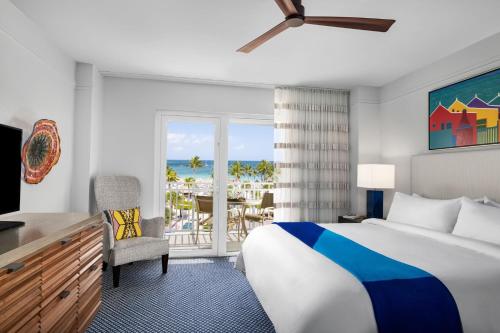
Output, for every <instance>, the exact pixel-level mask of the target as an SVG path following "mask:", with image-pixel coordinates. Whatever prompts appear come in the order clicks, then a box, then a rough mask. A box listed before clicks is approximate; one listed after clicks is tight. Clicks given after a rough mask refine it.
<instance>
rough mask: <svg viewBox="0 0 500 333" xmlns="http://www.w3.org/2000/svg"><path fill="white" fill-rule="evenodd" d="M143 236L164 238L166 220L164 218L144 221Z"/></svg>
mask: <svg viewBox="0 0 500 333" xmlns="http://www.w3.org/2000/svg"><path fill="white" fill-rule="evenodd" d="M141 227H142V235H143V236H146V237H155V238H163V235H164V233H165V220H164V219H163V217H155V218H152V219H142V225H141Z"/></svg>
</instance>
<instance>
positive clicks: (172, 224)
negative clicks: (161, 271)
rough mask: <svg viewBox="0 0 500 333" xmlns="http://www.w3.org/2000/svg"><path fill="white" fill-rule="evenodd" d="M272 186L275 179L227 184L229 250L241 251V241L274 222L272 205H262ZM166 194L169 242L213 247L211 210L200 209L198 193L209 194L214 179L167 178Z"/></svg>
mask: <svg viewBox="0 0 500 333" xmlns="http://www.w3.org/2000/svg"><path fill="white" fill-rule="evenodd" d="M273 190H274V183H268V182H241V183H238V182H232V183H231V184H229V185H228V187H227V197H228V205H227V209H228V210H227V215H228V223H227V224H228V228H227V232H226V241H227V251H228V252H234V251H239V249H240V244H241V242H242V241H243V240H244V239H245V237H246V236H247V234H248V233H250V232H251V231H252V230H253V229H254V228H256V227H257V226H260V225H262V224H269V223H272V218H273V215H272V208H266V209H263V208H262V207H261V204H262V199H263V198H264V195H265V193H266V192H268V193H272V192H273ZM165 194H166V195H165V224H166V229H165V234H166V236H167V237H169V239H170V246H171V247H172V248H177V249H196V248H197V249H206V248H211V247H212V232H211V225H212V221H211V219H210V217H211V214H210V213H209V212H210V211H211V210H210V209H208V210H207V209H200V208H199V207H198V206H199V205H197V203H196V197H197V196H204V197H208V198H210V197H211V196H212V195H213V183H212V182H192V183H188V182H184V181H179V182H168V183H167V184H166V193H165ZM267 196H268V197H269V195H267ZM271 200H272V199H271ZM266 201H268V200H266ZM209 206H211V202H210V204H209ZM271 206H272V201H271ZM261 216H262V219H261V220H260V221H259V219H258V217H261ZM204 221H206V223H204ZM198 225H199V227H198Z"/></svg>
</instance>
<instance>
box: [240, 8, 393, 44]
mask: <svg viewBox="0 0 500 333" xmlns="http://www.w3.org/2000/svg"><path fill="white" fill-rule="evenodd" d="M274 1H275V2H276V4H277V5H278V6H279V7H280V9H281V11H282V12H283V14H285V20H284V21H283V22H281V23H280V24H278V25H277V26H275V27H274V28H272V29H271V30H269V31H268V32H266V33H264V34H263V35H261V36H259V37H257V38H256V39H254V40H253V41H251V42H250V43H248V44H246V45H245V46H243V47H242V48H240V49H238V52H243V53H250V52H252V51H253V50H254V49H256V48H257V47H259V46H261V45H262V44H264V43H265V42H267V41H268V40H270V39H271V38H273V37H275V36H276V35H278V34H279V33H281V32H283V31H285V30H286V29H288V28H298V27H300V26H302V25H303V24H315V25H326V26H328V27H337V28H347V29H357V30H369V31H378V32H387V31H388V30H389V28H390V27H391V26H392V25H393V24H394V22H396V21H395V20H384V19H377V18H363V17H335V16H305V14H304V13H305V11H304V6H302V0H274Z"/></svg>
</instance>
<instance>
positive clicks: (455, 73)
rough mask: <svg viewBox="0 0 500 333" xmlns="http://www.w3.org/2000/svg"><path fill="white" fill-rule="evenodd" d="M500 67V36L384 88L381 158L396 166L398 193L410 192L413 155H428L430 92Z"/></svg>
mask: <svg viewBox="0 0 500 333" xmlns="http://www.w3.org/2000/svg"><path fill="white" fill-rule="evenodd" d="M498 67H500V34H496V35H494V36H492V37H489V38H487V39H485V40H482V41H480V42H478V43H476V44H475V45H472V46H471V47H468V48H466V49H464V50H462V51H459V52H457V53H455V54H453V55H451V56H449V57H447V58H445V59H442V60H440V61H438V62H436V63H434V64H432V65H430V66H427V67H425V68H423V69H421V70H419V71H416V72H414V73H412V74H410V75H408V76H406V77H403V78H401V79H399V80H397V81H395V82H392V83H390V84H388V85H386V86H384V87H382V89H381V95H380V97H381V104H380V115H381V118H380V125H381V126H380V133H381V159H382V161H383V162H387V163H394V164H396V189H397V190H398V191H403V192H407V193H408V192H410V191H411V183H410V172H411V170H410V160H411V156H412V155H415V154H422V153H427V152H428V133H427V123H428V105H427V104H428V102H427V100H428V92H429V91H432V90H434V89H436V88H439V87H442V86H445V85H447V84H450V83H453V82H457V81H460V80H462V79H464V78H467V77H470V76H473V75H476V74H479V73H482V72H485V71H487V70H491V69H494V68H498ZM473 149H481V148H473ZM440 152H441V153H442V152H443V151H440ZM386 199H387V200H388V201H390V200H391V199H392V196H391V195H389V196H386Z"/></svg>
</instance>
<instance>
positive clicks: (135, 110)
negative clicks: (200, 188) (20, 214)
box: [101, 77, 274, 217]
mask: <svg viewBox="0 0 500 333" xmlns="http://www.w3.org/2000/svg"><path fill="white" fill-rule="evenodd" d="M103 99H104V108H103V126H104V127H103V131H102V135H103V137H102V140H103V149H102V154H101V156H102V159H101V173H102V174H125V175H133V176H136V177H138V178H139V180H140V181H141V184H142V204H141V207H142V209H143V212H144V215H145V216H146V217H149V216H153V215H154V213H155V212H154V211H153V205H154V202H153V193H154V190H155V189H156V186H157V184H154V176H155V175H154V153H155V152H154V150H155V115H156V113H157V111H158V110H176V111H199V112H212V113H247V114H271V115H272V114H273V112H274V111H273V105H274V91H273V90H272V89H260V88H250V87H232V86H220V85H210V84H189V83H177V82H167V81H160V80H146V79H127V78H112V77H105V78H104V98H103Z"/></svg>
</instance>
